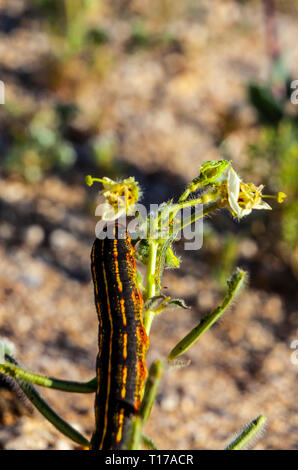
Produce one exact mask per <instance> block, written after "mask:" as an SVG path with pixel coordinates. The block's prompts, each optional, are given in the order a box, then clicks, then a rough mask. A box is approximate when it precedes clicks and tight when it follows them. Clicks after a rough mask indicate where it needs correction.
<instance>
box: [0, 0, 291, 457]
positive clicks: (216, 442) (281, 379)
mask: <svg viewBox="0 0 298 470" xmlns="http://www.w3.org/2000/svg"><path fill="white" fill-rule="evenodd" d="M297 28H298V1H297V0H276V1H273V0H264V1H261V0H238V1H236V0H226V1H222V0H184V1H181V0H113V1H112V2H110V1H108V0H100V1H98V0H27V1H26V0H1V1H0V79H1V80H2V82H3V83H4V85H5V104H3V105H0V127H1V134H0V155H1V156H0V170H1V176H0V211H1V212H0V266H1V268H0V300H1V301H0V336H1V337H7V338H8V339H9V340H11V341H13V342H14V343H15V345H16V349H17V356H16V357H17V359H18V360H19V362H21V364H24V365H26V367H27V368H29V369H31V370H34V371H36V372H40V373H44V374H48V375H52V376H57V377H60V378H65V379H70V380H88V379H89V378H91V377H93V375H94V370H95V357H96V351H97V346H96V345H97V318H96V312H95V307H94V304H93V287H92V284H91V277H90V259H89V258H90V249H91V245H92V242H93V238H94V227H95V223H96V218H95V217H94V208H95V206H96V195H97V191H98V188H93V187H92V188H87V187H86V186H85V184H84V177H85V175H86V174H89V173H91V174H92V175H94V176H104V175H105V176H109V177H112V178H117V177H124V176H135V178H136V179H137V180H138V181H139V182H140V184H141V187H142V189H143V191H144V202H145V204H148V203H150V202H151V203H160V202H162V201H164V200H167V199H169V198H170V197H175V196H177V194H179V192H180V191H181V190H182V189H183V188H184V186H185V184H186V183H187V182H188V181H189V180H191V179H192V178H193V177H194V176H196V175H197V173H198V168H199V165H200V164H201V163H202V162H203V161H205V160H208V159H219V158H226V159H229V160H232V162H233V166H234V168H235V169H236V170H237V171H238V172H239V174H240V175H241V176H242V177H243V179H244V180H246V181H251V182H254V183H255V184H265V185H266V190H265V192H266V193H269V194H270V193H274V192H276V191H283V192H285V193H287V195H288V198H287V199H286V202H285V203H284V204H283V205H278V204H277V203H275V202H274V200H273V202H272V207H273V210H272V211H270V212H269V211H266V212H265V211H255V212H254V213H253V214H251V215H250V216H248V217H247V218H245V219H244V220H242V221H241V223H238V222H235V221H234V220H233V219H232V217H231V216H230V215H229V214H227V213H223V214H216V215H215V216H214V217H213V218H212V219H208V220H206V221H205V223H204V245H203V248H202V249H201V250H199V251H198V252H185V253H184V252H183V244H182V243H181V245H179V244H177V247H176V248H177V252H178V254H179V255H181V256H183V263H182V267H181V269H180V270H179V272H178V271H177V272H175V271H173V270H172V271H171V270H170V271H167V272H166V275H165V278H164V285H165V286H167V287H168V292H169V293H170V294H172V295H174V296H176V297H177V296H179V297H183V298H184V299H185V300H186V302H187V303H188V305H190V306H191V307H192V309H191V310H189V311H184V310H183V311H181V310H172V311H167V312H166V313H164V314H163V315H161V316H160V317H158V318H157V319H156V321H155V322H154V325H153V331H152V338H151V351H150V355H149V357H148V363H150V361H151V360H153V359H155V358H159V357H164V356H165V355H166V354H167V353H168V352H169V351H170V349H171V348H172V347H173V346H174V345H175V344H176V342H177V341H178V340H179V339H181V337H182V336H183V335H184V334H186V332H188V331H189V330H190V329H191V328H192V327H193V326H194V325H195V324H197V323H198V321H199V319H200V318H201V316H202V315H204V314H206V313H207V312H209V311H210V310H211V309H213V308H214V307H215V306H216V304H217V303H218V302H220V300H221V298H222V295H223V292H224V289H225V286H226V280H227V278H228V277H229V276H230V275H231V273H232V271H233V269H234V268H235V266H241V267H243V268H244V269H246V270H248V271H249V273H250V280H249V285H248V286H247V288H246V290H245V291H244V292H243V293H242V295H241V297H240V298H239V300H238V302H237V303H236V304H235V305H234V307H233V308H232V310H231V311H230V312H229V313H227V314H226V315H225V317H224V319H223V320H222V321H221V322H220V323H219V324H217V325H216V326H214V327H213V328H212V331H209V332H208V333H207V334H206V335H204V337H202V339H201V340H200V342H199V343H198V344H197V345H196V346H195V347H193V349H192V350H191V351H190V352H189V353H188V354H187V355H186V358H187V359H190V360H191V365H190V366H189V367H187V368H183V369H179V370H170V371H168V372H167V374H166V375H165V377H164V380H163V382H162V385H161V388H160V393H159V395H158V400H157V404H156V405H155V407H154V410H153V413H152V416H151V419H150V422H149V423H148V425H147V429H146V432H147V433H148V434H149V435H150V436H151V437H152V439H153V440H155V442H156V444H157V446H158V447H159V448H161V449H220V448H223V447H224V446H225V445H227V443H228V442H229V441H230V440H231V439H232V438H233V436H234V433H235V432H237V431H239V430H240V429H241V428H242V426H243V425H245V424H246V423H247V422H248V421H250V420H251V419H253V418H254V417H256V416H257V415H258V414H259V413H261V412H263V413H265V414H266V415H267V417H268V426H267V432H266V433H265V434H264V435H263V436H262V438H261V440H260V441H259V442H258V443H257V444H256V448H257V449H294V448H296V449H297V448H298V405H297V376H298V366H297V364H296V365H295V364H293V363H292V362H291V354H292V353H293V350H291V348H290V345H291V342H292V341H293V340H295V339H298V300H297V279H298V186H297V178H298V126H297V124H298V105H297V104H296V105H294V104H293V103H291V100H290V96H291V93H293V89H291V82H292V80H295V79H298V42H297ZM41 392H42V394H43V396H45V397H46V398H47V399H48V400H49V402H50V403H51V405H53V407H54V408H55V409H56V410H57V411H58V412H59V413H60V414H61V415H62V416H63V417H64V418H65V419H67V420H68V421H69V422H70V423H71V424H73V425H75V426H77V428H78V429H79V430H81V432H83V433H85V434H87V435H89V436H90V434H91V432H92V428H93V422H94V419H93V397H92V396H79V395H67V394H63V393H60V392H58V391H56V392H55V391H47V390H44V389H43V390H41ZM0 448H2V449H73V448H75V446H73V445H72V443H71V442H70V441H68V440H67V439H66V438H64V437H63V436H60V435H59V433H58V432H56V431H55V430H54V429H53V427H52V426H51V425H50V424H49V423H47V422H46V421H45V420H44V419H43V418H42V417H40V416H39V415H38V413H37V412H35V411H33V410H32V408H31V406H30V405H29V403H28V402H26V400H24V398H23V397H22V396H21V395H20V393H19V391H18V390H17V389H16V388H15V387H14V386H13V385H12V384H11V383H10V382H9V381H7V380H5V379H4V378H3V376H2V377H0Z"/></svg>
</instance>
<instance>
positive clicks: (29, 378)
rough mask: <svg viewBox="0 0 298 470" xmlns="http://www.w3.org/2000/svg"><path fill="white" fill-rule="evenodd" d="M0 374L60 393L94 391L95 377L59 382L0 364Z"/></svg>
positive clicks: (10, 365) (19, 368)
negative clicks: (87, 380)
mask: <svg viewBox="0 0 298 470" xmlns="http://www.w3.org/2000/svg"><path fill="white" fill-rule="evenodd" d="M0 372H1V373H2V374H5V375H8V376H9V377H12V378H13V379H16V380H24V381H25V382H30V383H33V384H35V385H40V386H41V387H47V388H52V389H55V390H61V391H62V392H71V393H94V392H95V391H96V386H97V380H96V377H95V378H94V379H92V380H90V381H89V382H73V381H69V380H59V379H54V378H53V377H47V376H44V375H41V374H35V373H34V372H31V371H29V370H25V369H22V368H21V367H18V366H15V365H13V364H8V363H5V364H0Z"/></svg>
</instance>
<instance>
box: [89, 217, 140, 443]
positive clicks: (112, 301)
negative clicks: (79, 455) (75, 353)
mask: <svg viewBox="0 0 298 470" xmlns="http://www.w3.org/2000/svg"><path fill="white" fill-rule="evenodd" d="M114 233H115V238H114V239H108V238H105V239H103V240H101V239H99V238H96V240H95V242H94V244H93V247H92V252H91V269H92V278H93V283H94V296H95V304H96V309H97V315H98V320H99V333H98V355H97V362H96V375H97V391H96V397H95V422H96V427H95V431H94V433H93V436H92V439H91V446H90V449H92V450H107V449H113V450H114V449H122V448H123V447H124V445H125V441H126V438H127V432H128V429H129V424H130V421H131V417H132V416H133V415H134V414H135V413H137V412H138V410H139V407H140V404H141V400H142V390H143V386H144V381H145V379H146V375H147V370H146V364H145V354H146V350H147V346H148V340H147V335H146V332H145V329H144V326H143V321H142V310H143V299H142V295H141V293H140V291H139V289H138V287H137V284H136V262H135V258H134V252H135V250H134V248H133V246H132V244H131V240H130V238H129V236H128V235H127V233H126V230H125V229H124V228H123V227H120V226H118V225H116V226H115V229H114ZM120 237H121V238H120ZM122 237H123V238H122Z"/></svg>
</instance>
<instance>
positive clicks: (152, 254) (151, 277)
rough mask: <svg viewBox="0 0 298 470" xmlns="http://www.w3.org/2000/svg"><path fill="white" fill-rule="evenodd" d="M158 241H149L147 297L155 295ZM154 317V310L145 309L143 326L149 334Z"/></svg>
mask: <svg viewBox="0 0 298 470" xmlns="http://www.w3.org/2000/svg"><path fill="white" fill-rule="evenodd" d="M157 250H158V242H157V241H155V240H150V241H149V257H148V266H147V274H146V294H147V299H150V298H151V297H154V296H155V295H156V276H155V275H156V260H157ZM153 318H154V312H153V311H152V310H147V311H145V312H144V327H145V329H146V333H147V335H148V336H149V333H150V329H151V325H152V321H153Z"/></svg>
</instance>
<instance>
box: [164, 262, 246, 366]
mask: <svg viewBox="0 0 298 470" xmlns="http://www.w3.org/2000/svg"><path fill="white" fill-rule="evenodd" d="M245 277H246V272H245V271H242V270H241V269H237V271H236V272H235V273H234V274H233V276H232V278H231V280H230V281H229V282H228V292H227V294H226V296H225V298H224V300H223V302H222V304H221V305H220V306H219V307H217V308H216V309H215V310H213V312H211V313H209V314H208V315H205V317H203V318H202V320H201V321H200V323H199V324H198V325H197V326H196V327H195V328H193V330H191V331H190V332H189V333H188V334H187V335H186V336H185V337H184V338H183V339H182V340H181V341H179V343H178V344H177V345H176V346H175V347H174V348H173V349H172V351H171V352H170V354H169V356H168V360H171V359H175V358H176V357H178V356H180V355H181V354H183V353H184V352H185V351H187V350H188V349H189V348H190V347H191V346H192V345H193V344H194V343H196V341H198V339H199V338H200V336H201V335H202V334H203V333H205V331H207V330H209V328H210V327H211V326H212V325H213V324H214V323H215V322H216V321H217V320H218V319H219V317H220V316H221V315H222V314H223V313H224V312H225V310H226V309H227V308H228V306H229V305H230V304H231V302H232V301H233V300H234V299H235V297H236V295H237V293H238V292H239V290H240V289H241V287H242V286H243V284H244V280H245Z"/></svg>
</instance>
